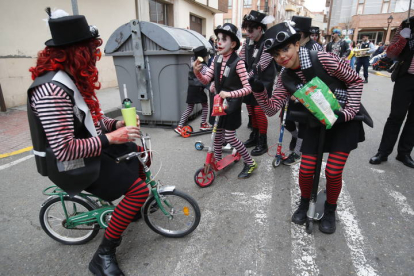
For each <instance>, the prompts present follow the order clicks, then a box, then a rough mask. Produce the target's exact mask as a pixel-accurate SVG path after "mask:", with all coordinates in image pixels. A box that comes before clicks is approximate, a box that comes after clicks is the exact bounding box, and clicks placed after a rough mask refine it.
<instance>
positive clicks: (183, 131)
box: [181, 125, 213, 138]
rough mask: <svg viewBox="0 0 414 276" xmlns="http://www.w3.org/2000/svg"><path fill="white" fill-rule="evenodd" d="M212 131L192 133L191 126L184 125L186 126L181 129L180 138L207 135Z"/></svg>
mask: <svg viewBox="0 0 414 276" xmlns="http://www.w3.org/2000/svg"><path fill="white" fill-rule="evenodd" d="M212 131H213V130H212V129H206V130H199V131H194V130H193V127H192V126H190V125H186V126H183V128H182V129H181V136H182V137H184V138H188V137H190V136H198V135H203V134H209V133H211V132H212Z"/></svg>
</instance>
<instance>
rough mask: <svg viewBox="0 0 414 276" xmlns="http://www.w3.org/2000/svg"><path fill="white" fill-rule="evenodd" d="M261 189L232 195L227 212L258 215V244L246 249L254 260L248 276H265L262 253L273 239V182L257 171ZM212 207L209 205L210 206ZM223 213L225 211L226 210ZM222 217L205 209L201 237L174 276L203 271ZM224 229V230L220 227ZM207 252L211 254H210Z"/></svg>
mask: <svg viewBox="0 0 414 276" xmlns="http://www.w3.org/2000/svg"><path fill="white" fill-rule="evenodd" d="M271 162H272V160H266V161H262V163H261V165H260V167H259V169H260V168H261V169H262V170H266V169H268V167H271V166H272V165H271ZM257 176H258V177H259V179H258V180H257V181H259V183H261V185H260V186H258V188H259V191H258V192H256V193H255V194H253V195H251V194H245V193H242V192H232V193H231V196H229V197H228V201H227V202H226V205H225V206H224V208H225V209H229V210H237V212H240V211H242V212H244V213H245V214H249V213H254V214H255V215H254V216H255V217H254V221H255V223H254V226H253V229H254V231H255V234H254V239H255V240H254V244H251V245H250V246H246V248H245V250H246V251H251V252H244V255H245V256H254V258H255V259H254V260H253V261H254V264H255V266H254V269H248V270H246V271H245V275H249V276H250V275H264V274H265V272H264V265H265V261H266V254H265V251H264V250H262V249H263V248H265V247H266V245H267V242H268V237H269V236H270V233H269V231H270V227H269V222H268V215H267V214H268V212H270V203H271V200H272V193H273V186H274V185H273V182H272V181H269V179H266V174H264V173H260V171H257ZM207 206H208V205H207ZM222 209H223V208H222ZM217 216H218V214H217V213H216V211H212V210H211V209H210V210H209V209H204V210H203V213H202V219H201V222H200V225H199V226H198V229H197V230H196V231H197V235H193V236H192V238H191V240H190V241H189V242H188V246H187V247H186V248H185V249H184V252H183V253H182V254H181V257H180V259H181V260H183V261H180V262H179V263H178V264H177V265H176V267H175V269H174V271H173V273H172V275H177V276H181V275H187V274H188V273H189V272H191V271H194V268H195V267H199V266H200V263H201V262H203V260H202V257H203V256H204V254H205V253H206V252H207V251H208V250H209V249H208V247H207V246H205V245H206V244H208V243H209V241H210V240H211V239H212V237H211V235H210V233H212V232H213V231H212V230H213V229H214V228H215V227H217V226H216V222H217ZM220 227H221V226H220ZM206 250H207V251H206Z"/></svg>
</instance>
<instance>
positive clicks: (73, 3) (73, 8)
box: [71, 0, 79, 15]
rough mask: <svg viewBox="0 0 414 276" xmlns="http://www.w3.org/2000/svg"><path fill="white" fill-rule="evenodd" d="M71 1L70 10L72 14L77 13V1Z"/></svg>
mask: <svg viewBox="0 0 414 276" xmlns="http://www.w3.org/2000/svg"><path fill="white" fill-rule="evenodd" d="M71 1H72V11H73V15H79V10H78V1H77V0H71Z"/></svg>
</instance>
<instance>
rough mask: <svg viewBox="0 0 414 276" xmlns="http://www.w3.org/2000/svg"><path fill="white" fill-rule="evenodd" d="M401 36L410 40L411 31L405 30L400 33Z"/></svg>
mask: <svg viewBox="0 0 414 276" xmlns="http://www.w3.org/2000/svg"><path fill="white" fill-rule="evenodd" d="M400 35H401V36H402V37H404V38H410V36H411V29H410V28H404V29H402V30H401V31H400Z"/></svg>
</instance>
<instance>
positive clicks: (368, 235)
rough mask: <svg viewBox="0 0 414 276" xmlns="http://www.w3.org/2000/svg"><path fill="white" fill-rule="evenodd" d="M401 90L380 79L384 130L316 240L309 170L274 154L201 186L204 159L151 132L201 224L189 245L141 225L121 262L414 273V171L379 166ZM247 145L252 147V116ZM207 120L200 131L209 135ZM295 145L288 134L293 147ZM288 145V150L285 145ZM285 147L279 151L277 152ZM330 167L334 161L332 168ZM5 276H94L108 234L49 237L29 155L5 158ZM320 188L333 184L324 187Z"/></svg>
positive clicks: (378, 129) (357, 157)
mask: <svg viewBox="0 0 414 276" xmlns="http://www.w3.org/2000/svg"><path fill="white" fill-rule="evenodd" d="M392 87H393V84H392V82H391V80H390V79H389V78H386V77H382V76H375V75H371V76H370V83H369V84H367V85H365V87H364V94H363V103H364V105H365V107H366V108H367V109H368V111H369V112H370V114H371V116H372V118H373V119H374V123H375V127H374V128H373V129H370V128H369V127H365V131H366V141H365V142H364V143H361V144H360V146H359V147H358V149H356V150H355V151H353V152H352V153H351V155H350V158H349V161H348V162H347V165H346V168H345V172H344V178H343V190H342V193H341V196H340V199H339V202H338V212H337V231H336V233H335V234H333V235H326V234H323V233H321V232H319V230H317V229H316V230H315V231H314V234H312V235H308V234H306V233H305V230H304V227H302V226H297V225H294V224H293V223H291V222H290V217H291V214H292V213H293V211H294V210H295V209H296V201H297V199H298V196H299V192H298V184H297V179H298V168H299V166H298V165H295V166H292V167H288V166H282V165H281V166H280V167H278V168H276V169H275V168H273V167H272V165H271V162H272V160H273V157H272V156H269V155H263V156H261V157H258V158H256V161H257V162H258V163H259V168H258V169H257V171H256V172H255V173H254V175H253V176H252V177H251V178H249V179H247V180H238V179H237V174H238V173H239V172H240V171H241V169H242V166H243V163H242V162H239V163H237V164H234V165H232V166H230V167H229V168H227V169H225V170H224V171H221V172H219V173H218V174H217V176H216V180H215V182H214V184H213V185H212V186H211V187H208V188H205V189H201V188H199V187H198V186H196V185H195V183H194V180H193V178H194V173H195V171H196V170H197V169H198V168H200V167H202V165H203V163H204V159H205V156H206V152H205V151H196V150H195V148H194V142H195V141H198V140H201V141H204V142H208V141H209V139H210V136H208V135H204V136H198V137H190V138H187V139H184V138H181V137H179V136H177V134H175V133H174V132H173V131H172V129H165V128H149V127H143V129H144V131H145V132H148V133H149V134H150V135H151V136H152V148H153V150H155V151H156V154H155V156H154V162H153V166H152V170H153V172H157V171H158V170H160V171H159V173H158V176H157V178H158V179H161V181H162V182H163V183H164V185H175V186H176V187H177V188H178V189H180V190H183V191H185V192H187V193H189V194H190V195H192V196H193V197H194V198H195V199H196V200H197V201H198V204H199V205H200V207H201V210H202V219H201V223H200V225H199V227H198V228H197V229H196V230H195V231H194V232H193V233H192V234H191V235H189V236H187V237H184V238H181V239H169V238H164V237H162V236H160V235H158V234H156V233H154V232H152V231H151V230H150V229H149V228H148V227H147V226H146V224H145V222H144V221H142V220H141V221H138V222H137V223H133V224H131V225H130V226H129V227H128V229H127V231H126V233H125V234H124V239H123V243H122V245H121V246H120V247H119V249H118V254H117V256H118V260H119V263H120V266H121V267H122V269H123V270H124V272H125V273H126V275H154V276H156V275H180V276H181V275H201V276H203V275H208V276H210V275H246V276H247V275H359V276H366V275H384V276H385V275H413V270H414V251H413V245H414V234H413V233H414V226H413V224H412V220H413V219H414V210H413V207H414V186H413V176H414V170H413V169H410V168H408V167H406V166H404V165H402V164H401V163H400V162H399V161H396V160H395V158H394V157H395V155H396V152H394V153H393V154H392V155H391V156H390V158H389V161H388V162H385V163H383V164H381V165H377V166H374V165H371V164H369V163H368V160H369V158H370V157H371V156H372V155H373V154H375V153H376V150H377V148H378V144H379V140H380V137H381V134H382V130H383V126H384V123H385V121H386V118H387V116H388V113H389V110H390V100H391V95H392ZM243 116H244V124H243V126H242V127H241V128H240V129H239V130H238V136H239V137H240V138H241V139H242V140H245V139H246V138H247V137H248V134H249V131H248V129H247V128H246V123H247V120H246V119H247V114H246V112H244V114H243ZM199 120H200V118H197V119H196V120H194V121H192V122H190V124H192V125H193V126H198V124H199ZM278 129H279V120H278V117H276V116H275V117H272V118H270V124H269V145H273V144H275V143H276V141H277V138H278ZM289 141H290V134H289V133H286V135H285V141H284V145H287V144H288V142H289ZM285 148H286V147H285ZM275 151H276V149H275V147H273V148H272V149H270V154H271V155H274V154H275ZM325 161H326V159H325ZM161 163H162V165H161ZM0 179H1V181H0V182H1V185H0V194H1V195H0V198H1V204H2V208H1V210H0V221H1V223H0V232H1V235H0V275H19V276H21V275H91V274H90V273H89V272H88V269H87V266H88V263H89V261H90V259H91V257H92V255H93V253H94V252H95V250H96V248H97V247H98V245H99V243H100V240H101V238H102V234H103V232H101V233H99V235H98V237H96V238H95V239H94V240H92V241H91V242H89V243H87V244H85V245H80V246H66V245H62V244H59V243H57V242H55V241H54V240H52V239H51V238H49V237H48V236H47V235H46V234H45V233H44V232H43V230H42V229H41V227H40V223H39V218H38V217H39V209H40V205H41V203H42V202H43V201H44V200H45V199H46V197H45V196H43V195H42V193H41V191H42V189H44V188H45V187H47V186H49V185H51V182H49V181H48V179H47V178H43V177H41V176H40V175H39V174H37V172H36V169H35V163H34V159H33V158H32V157H30V155H29V154H28V153H25V154H20V155H17V156H11V157H7V158H3V159H0ZM321 185H322V186H323V185H324V179H323V178H322V181H321Z"/></svg>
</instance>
